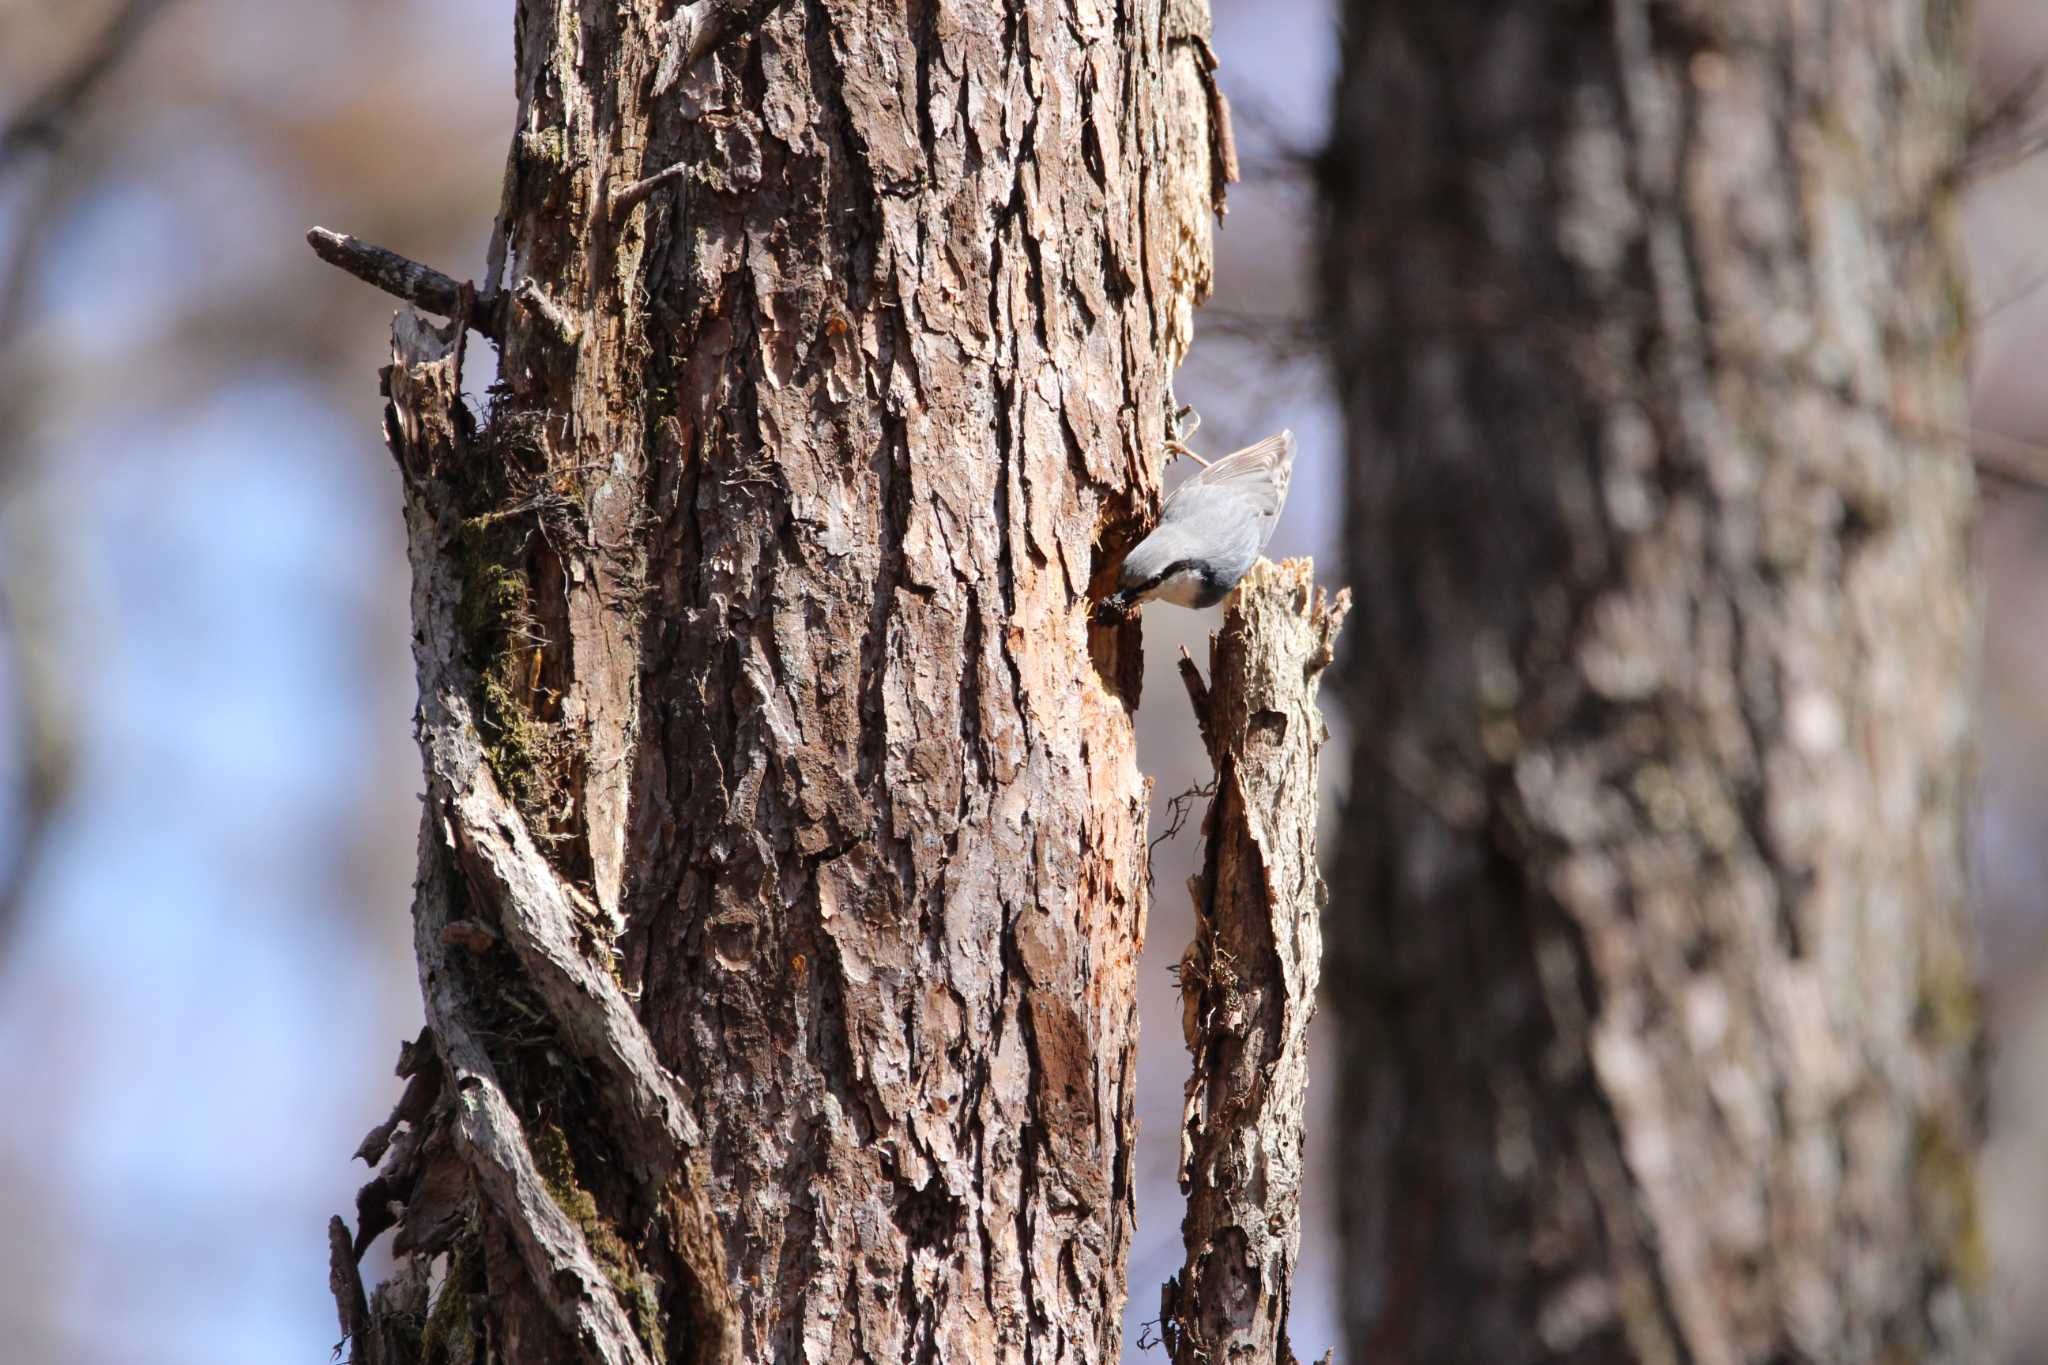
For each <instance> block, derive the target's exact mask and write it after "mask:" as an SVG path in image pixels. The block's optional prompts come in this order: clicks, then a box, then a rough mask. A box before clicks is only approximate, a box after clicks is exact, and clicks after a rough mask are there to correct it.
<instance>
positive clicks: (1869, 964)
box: [1326, 0, 1985, 1365]
mask: <svg viewBox="0 0 2048 1365" xmlns="http://www.w3.org/2000/svg"><path fill="white" fill-rule="evenodd" d="M1960 24H1961V18H1960V15H1959V12H1958V7H1957V6H1955V5H1953V4H1950V3H1948V2H1947V0H1886V2H1885V3H1879V4H1864V3H1853V2H1852V0H1823V2H1821V3H1813V4H1805V5H1776V4H1722V3H1714V4H1708V3H1704V0H1700V2H1696V3H1683V2H1681V0H1671V2H1670V3H1648V2H1647V0H1607V2H1605V3H1584V4H1551V3H1547V2H1545V0H1523V2H1521V3H1502V2H1501V0H1494V2H1492V3H1481V2H1480V0H1449V2H1448V3H1445V2H1442V0H1429V2H1428V3H1423V2H1422V0H1406V2H1405V3H1384V2H1383V0H1350V3H1348V5H1347V6H1346V9H1345V35H1344V46H1343V61H1344V77H1343V80H1342V83H1341V86H1340V90H1339V95H1338V101H1337V109H1336V120H1335V126H1334V144H1333V146H1332V149H1331V154H1330V157H1329V169H1328V176H1329V193H1330V206H1331V210H1332V213H1331V221H1330V233H1329V237H1328V240H1327V243H1326V250H1327V259H1326V268H1327V271H1328V279H1329V283H1330V289H1329V299H1330V307H1331V310H1332V312H1331V317H1330V322H1331V324H1332V336H1333V344H1334V348H1335V349H1334V361H1335V364H1336V366H1337V371H1338V374H1339V375H1340V377H1341V382H1342V387H1343V393H1344V399H1343V401H1344V404H1345V412H1346V418H1347V421H1348V426H1349V433H1350V442H1351V457H1350V494H1349V502H1348V517H1349V526H1348V543H1349V545H1350V546H1351V553H1352V556H1353V558H1352V561H1351V566H1350V569H1351V572H1350V577H1351V580H1352V582H1353V583H1354V584H1356V585H1357V588H1358V590H1359V592H1360V600H1359V603H1358V610H1357V616H1356V620H1357V623H1358V625H1357V633H1356V634H1354V636H1353V638H1352V643H1353V645H1354V647H1355V649H1354V659H1355V667H1354V668H1353V669H1352V670H1350V679H1351V681H1350V685H1349V686H1350V690H1349V695H1348V702H1349V710H1350V713H1351V715H1352V717H1353V725H1354V733H1355V734H1356V736H1357V741H1356V749H1355V753H1354V761H1353V766H1352V781H1351V796H1350V803H1349V815H1348V820H1347V830H1348V832H1349V834H1350V838H1349V840H1348V844H1347V847H1346V852H1345V856H1344V857H1343V859H1342V861H1341V865H1340V866H1339V868H1338V869H1337V879H1336V885H1337V893H1336V896H1335V900H1334V906H1335V909H1334V910H1333V916H1332V919H1333V923H1332V932H1333V937H1334V942H1333V949H1334V955H1333V967H1332V973H1331V975H1332V977H1333V979H1336V980H1340V981H1343V982H1345V983H1346V986H1345V988H1344V989H1343V990H1340V991H1338V992H1336V993H1335V996H1334V1004H1335V1005H1336V1006H1337V1008H1338V1012H1339V1014H1340V1016H1341V1018H1342V1025H1341V1027H1342V1033H1343V1038H1344V1042H1345V1046H1346V1049H1347V1053H1348V1061H1347V1062H1346V1071H1345V1074H1344V1076H1343V1081H1342V1084H1343V1102H1342V1103H1343V1109H1344V1112H1345V1113H1346V1114H1347V1115H1348V1117H1347V1118H1346V1120H1345V1121H1344V1122H1343V1123H1342V1124H1341V1125H1340V1129H1341V1132H1342V1133H1343V1135H1344V1136H1343V1139H1342V1140H1343V1141H1345V1142H1346V1143H1347V1149H1346V1151H1345V1153H1344V1155H1343V1158H1342V1161H1343V1166H1344V1168H1345V1169H1347V1170H1352V1171H1356V1172H1358V1173H1359V1174H1358V1178H1355V1179H1350V1180H1347V1181H1346V1182H1345V1184H1344V1192H1345V1201H1344V1212H1343V1220H1344V1230H1345V1234H1346V1239H1347V1241H1346V1244H1347V1258H1346V1268H1345V1272H1344V1274H1345V1279H1344V1294H1343V1297H1344V1302H1345V1305H1346V1310H1347V1312H1348V1314H1349V1326H1348V1330H1349V1333H1350V1339H1351V1351H1352V1358H1353V1359H1355V1360H1357V1361H1360V1362H1364V1363H1366V1365H1385V1363H1387V1362H1418V1363H1421V1362H1461V1361H1484V1362H1489V1365H1495V1363H1498V1362H1515V1361H1532V1362H1533V1361H1586V1362H1595V1361H1646V1362H1664V1361H1670V1362H1677V1361H1696V1362H1705V1363H1708V1365H1719V1363H1720V1362H1765V1361H1774V1362H1775V1361H1795V1360H1797V1361H1839V1362H1867V1361H1922V1362H1939V1361H1970V1362H1976V1361H1982V1360H1983V1359H1985V1355H1984V1348H1983V1346H1982V1344H1981V1341H1980V1338H1979V1336H1978V1325H1977V1324H1978V1317H1979V1315H1978V1312H1977V1310H1976V1299H1977V1290H1978V1287H1979V1285H1980V1284H1981V1283H1982V1279H1983V1276H1984V1272H1985V1267H1984V1265H1983V1251H1982V1248H1981V1243H1980V1238H1979V1232H1978V1225H1977V1217H1976V1213H1975V1207H1974V1196H1973V1178H1972V1170H1973V1155H1972V1154H1973V1150H1974V1146H1975V1139H1976V1136H1977V1133H1976V1124H1977V1120H1976V1115H1975V1097H1976V1078H1975V1074H1974V1068H1973V1062H1972V1056H1973V1049H1974V1047H1975V1044H1976V1040H1977V1022H1976V1015H1975V1010H1974V1005H1973V995H1972V983H1971V975H1970V967H1969V963H1968V960H1967V957H1966V951H1965V947H1964V942H1963V937H1962V926H1961V924H1960V922H1959V917H1960V912H1961V910H1962V904H1963V891H1964V883H1963V871H1962V866H1961V861H1960V837H1959V827H1960V821H1961V817H1962V807H1963V796H1964V790H1965V782H1966V772H1967V768H1968V762H1967V743H1968V731H1969V726H1970V719H1971V709H1972V695H1973V688H1972V682H1973V679H1972V659H1973V652H1974V651H1973V646H1974V630H1975V611H1974V599H1973V589H1972V585H1971V581H1970V578H1969V573H1968V568H1967V564H1966V553H1965V531H1966V525H1967V522H1968V519H1969V516H1970V505H1971V495H1972V482H1971V474H1970V470H1969V468H1968V466H1967V465H1966V463H1965V460H1964V452H1963V450H1962V449H1961V447H1960V445H1959V444H1958V443H1957V442H1956V441H1955V440H1953V439H1950V436H1949V433H1953V432H1955V431H1957V430H1959V429H1960V428H1961V427H1962V426H1963V425H1964V423H1965V420H1966V418H1965V413H1964V381H1963V376H1964V363H1965V348H1966V335H1965V333H1966V309H1965V303H1964V294H1963V291H1962V287H1961V285H1960V282H1959V280H1958V274H1957V260H1956V254H1955V247H1954V243H1953V240H1952V235H1953V234H1952V229H1953V224H1952V222H1951V219H1952V216H1953V205H1952V203H1951V202H1950V198H1949V194H1948V185H1949V181H1950V176H1951V172H1952V169H1953V167H1954V165H1955V162H1956V158H1957V157H1958V154H1959V140H1960V137H1961V133H1962V128H1961V124H1962V114H1963V107H1964V102H1965V101H1964V91H1963V85H1962V72H1961V65H1960V63H1961V48H1962V34H1961V33H1960V32H1959V26H1960Z"/></svg>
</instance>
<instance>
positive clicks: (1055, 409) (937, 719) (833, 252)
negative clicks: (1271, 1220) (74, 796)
mask: <svg viewBox="0 0 2048 1365" xmlns="http://www.w3.org/2000/svg"><path fill="white" fill-rule="evenodd" d="M665 11H666V13H665ZM517 24H518V45H517V62H518V88H519V92H520V122H519V129H518V132H517V135H516V137H515V139H514V143H513V148H512V153H511V157H510V162H509V165H508V170H507V179H506V188H505V201H504V207H503V212H502V215H501V218H500V221H499V224H498V230H497V234H496V236H495V238H494V242H493V247H492V251H491V269H492V272H493V278H491V279H489V280H487V281H485V284H484V287H483V288H482V290H481V291H471V290H469V289H468V288H467V287H457V288H456V291H455V293H456V297H455V298H453V299H452V300H451V299H449V298H448V297H447V290H446V289H445V288H444V287H443V286H445V285H446V284H447V281H446V280H445V278H444V277H440V276H438V275H437V274H436V273H435V272H431V271H425V272H422V271H418V270H408V269H406V268H404V267H405V266H406V265H407V264H408V263H405V262H403V261H402V260H401V261H398V262H397V263H396V264H394V263H393V262H392V261H389V260H385V259H383V257H382V256H380V255H377V254H376V253H375V252H374V250H373V249H369V248H364V247H362V246H361V244H352V243H351V242H349V241H348V240H347V239H345V238H343V237H341V236H339V235H337V234H325V235H322V236H318V237H317V241H318V243H319V244H321V245H323V246H325V247H326V248H327V249H328V250H329V251H330V252H337V253H341V254H344V255H347V256H348V257H349V258H350V260H352V261H356V262H358V263H359V264H361V265H362V266H363V267H364V269H365V270H367V271H369V273H370V274H372V275H374V276H375V277H377V278H378V279H380V280H388V281H395V282H396V283H397V285H398V286H399V292H401V293H403V292H404V286H405V284H406V282H407V281H415V282H419V281H424V282H426V283H427V284H429V285H432V286H433V288H434V294H433V297H432V298H431V299H430V298H427V297H425V296H424V295H420V296H418V301H419V302H420V303H421V304H422V305H423V306H429V307H431V306H435V305H437V304H438V305H440V306H444V307H452V308H453V309H454V312H455V316H454V317H453V318H452V319H451V323H450V325H449V326H448V327H447V328H446V329H439V328H434V327H431V326H428V325H427V324H425V323H422V322H421V321H420V320H419V319H418V318H417V317H416V316H415V315H413V314H411V313H410V312H408V313H406V314H402V315H401V317H400V318H399V321H398V324H397V326H396V330H395V356H394V363H393V365H392V367H391V369H390V370H389V371H388V372H387V377H386V389H387V393H388V396H389V398H390V400H391V403H390V413H389V423H388V425H389V436H390V440H391V445H392V448H393V450H394V452H395V453H396V454H397V455H398V458H399V462H400V466H401V469H402V470H403V471H404V474H405V486H406V498H407V524H408V529H409V532H410V554H411V558H412V564H413V570H414V603H413V606H414V621H415V652H416V656H417V662H418V667H419V675H420V689H421V708H420V716H419V729H420V739H421V746H422V750H423V753H424V754H425V756H426V766H427V779H428V793H427V807H426V812H425V815H424V819H423V824H422V830H421V845H420V847H421V864H420V877H419V883H418V888H417V899H416V903H415V906H414V915H415V921H416V926H417V934H416V942H417V948H418V954H419V959H420V969H421V981H422V986H423V989H424V991H425V994H426V997H427V1013H428V1023H429V1034H430V1040H429V1041H430V1043H431V1056H432V1059H433V1065H432V1067H431V1068H429V1067H427V1066H426V1064H425V1063H424V1062H423V1061H421V1059H420V1058H419V1057H418V1056H411V1057H409V1065H411V1066H412V1067H413V1068H414V1074H415V1079H416V1080H417V1081H418V1084H417V1085H416V1086H409V1088H408V1091H407V1097H406V1098H405V1099H403V1100H401V1102H400V1106H399V1111H398V1112H397V1113H394V1115H393V1117H392V1119H391V1120H390V1121H388V1122H387V1123H386V1124H383V1125H380V1126H379V1128H378V1129H377V1130H376V1131H374V1132H373V1133H372V1134H371V1138H370V1139H369V1140H367V1141H366V1143H365V1148H364V1155H365V1157H366V1159H368V1160H372V1161H378V1162H380V1163H381V1164H380V1167H379V1174H378V1177H377V1179H376V1180H374V1181H372V1183H371V1185H370V1186H369V1187H367V1188H366V1191H365V1199H364V1201H363V1202H362V1204H361V1213H360V1218H361V1226H360V1227H359V1229H358V1232H357V1235H356V1236H355V1237H354V1238H353V1239H352V1243H351V1246H350V1248H349V1257H350V1258H354V1257H360V1255H361V1254H362V1251H363V1249H364V1247H365V1246H366V1245H367V1243H368V1240H369V1239H370V1238H371V1237H373V1236H375V1235H376V1234H377V1232H378V1231H381V1230H382V1228H383V1227H385V1226H389V1225H390V1224H391V1223H392V1221H393V1219H394V1217H396V1219H397V1226H398V1233H397V1238H398V1240H397V1243H396V1248H397V1250H398V1251H399V1252H400V1253H401V1254H402V1256H403V1257H404V1259H403V1261H402V1262H401V1266H400V1270H399V1272H398V1273H397V1275H396V1276H394V1278H393V1280H391V1281H390V1282H388V1283H387V1285H385V1286H382V1287H380V1288H379V1289H378V1290H377V1291H376V1292H375V1293H373V1294H369V1295H367V1296H366V1295H364V1294H363V1292H362V1289H361V1284H360V1280H359V1279H358V1278H356V1277H355V1274H354V1269H353V1265H352V1264H349V1265H343V1264H342V1260H343V1259H347V1258H340V1257H339V1255H337V1262H336V1271H335V1284H336V1292H337V1299H338V1302H339V1304H340V1306H341V1313H342V1319H343V1328H344V1331H346V1332H348V1333H349V1334H350V1335H351V1337H352V1338H353V1339H354V1341H355V1342H356V1350H357V1358H358V1359H360V1360H366V1361H370V1362H372V1363H373V1365H385V1362H393V1363H394V1365H395V1362H399V1361H406V1362H410V1361H413V1360H420V1361H435V1362H438V1361H456V1360H465V1361H467V1360H483V1359H487V1358H488V1359H498V1360H505V1361H515V1362H516V1361H549V1362H553V1361H560V1360H564V1359H571V1358H580V1359H583V1360H586V1361H618V1362H637V1361H642V1360H647V1361H666V1362H683V1361H741V1360H744V1361H749V1362H752V1361H784V1360H788V1361H795V1360H814V1361H853V1360H904V1361H909V1360H923V1359H950V1360H973V1361H1047V1362H1050V1361H1062V1362H1065V1361H1072V1362H1086V1361H1100V1360H1107V1359H1113V1358H1114V1357H1115V1355H1116V1353H1117V1342H1118V1339H1119V1331H1120V1317H1121V1311H1122V1306H1123V1295H1124V1263H1125V1258H1126V1254H1127V1250H1128V1246H1129V1240H1130V1234H1131V1216H1132V1190H1131V1160H1132V1143H1133V1137H1134V1125H1133V1119H1132V1114H1131V1102H1132V1090H1133V1083H1134V1080H1133V1075H1132V1068H1133V1065H1134V1061H1135V1053H1134V1048H1133V1043H1134V1031H1135V1018H1134V995H1133V989H1132V972H1133V970H1134V964H1135V961H1136V958H1137V954H1138V951H1139V948H1140V946H1141V944H1142V938H1143V932H1144V923H1143V919H1144V904H1143V900H1142V895H1143V892H1142V888H1143V886H1144V885H1145V867H1144V841H1143V833H1144V797H1145V784H1144V781H1143V779H1142V777H1141V776H1140V774H1139V773H1138V771H1137V767H1136V762H1135V755H1134V750H1133V743H1132V733H1131V723H1130V709H1131V708H1132V707H1133V706H1135V704H1136V701H1137V696H1136V691H1137V688H1136V683H1137V678H1138V675H1139V668H1138V665H1139V658H1138V650H1137V636H1136V632H1135V630H1129V629H1124V630H1102V629H1096V628H1092V627H1091V626H1090V624H1089V621H1088V615H1087V601H1086V599H1087V596H1088V594H1089V592H1090V589H1091V585H1097V586H1099V584H1098V580H1100V579H1102V578H1103V577H1104V576H1105V574H1106V566H1107V565H1108V564H1109V563H1113V562H1114V559H1113V553H1112V552H1113V551H1115V550H1116V549H1119V548H1121V546H1122V545H1123V544H1125V543H1127V542H1128V541H1129V540H1131V539H1132V538H1134V537H1135V534H1136V533H1137V531H1138V530H1139V528H1140V527H1141V526H1142V525H1143V523H1144V520H1145V517H1146V514H1147V512H1148V511H1149V510H1150V509H1151V508H1152V507H1154V506H1155V505H1156V501H1157V496H1158V488H1159V469H1158V461H1159V457H1160V453H1161V451H1162V449H1163V441H1164V434H1165V422H1166V420H1167V416H1168V413H1169V410H1170V408H1171V406H1172V404H1171V401H1170V396H1169V394H1168V391H1167V377H1168V376H1169V375H1170V374H1171V372H1172V368H1173V366H1174V365H1176V364H1177V363H1178V362H1179V360H1180V358H1181V357H1182V356H1183V355H1184V354H1185V352H1186V349H1187V344H1188V340H1189V334H1190V326H1191V317H1192V309H1193V307H1194V305H1195V304H1196V303H1197V302H1199V300H1200V299H1201V298H1202V297H1203V296H1204V295H1205V294H1206V292H1207V290H1208V285H1209V272H1210V247H1209V232H1210V221H1211V217H1212V214H1213V212H1214V211H1215V209H1216V208H1217V207H1218V206H1219V201H1218V197H1217V196H1218V195H1220V193H1221V186H1222V184H1223V182H1224V181H1225V180H1227V179H1228V178H1229V165H1228V162H1229V158H1228V156H1227V139H1226V138H1224V137H1223V136H1222V135H1221V133H1220V130H1219V128H1218V127H1217V125H1216V122H1215V120H1217V119H1219V118H1221V117H1222V116H1223V110H1222V105H1221V103H1220V101H1219V100H1216V99H1214V98H1212V95H1213V84H1212V78H1211V73H1210V66H1211V65H1213V58H1212V57H1211V56H1210V54H1209V51H1208V44H1207V39H1206V33H1207V12H1206V8H1205V6H1203V5H1202V4H1200V3H1193V2H1191V0H1171V2H1170V3H1167V4H1164V5H1163V6H1162V5H1159V4H1150V5H1141V6H1139V7H1138V8H1137V9H1136V10H1135V11H1132V12H1127V13H1121V14H1119V13H1117V12H1114V11H1111V10H1108V9H1105V8H1103V7H1101V6H1099V5H1096V4H1093V3H1087V2H1085V0H1084V3H1081V4H1079V5H1077V6H1074V7H1072V8H1071V9H1063V10H1060V11H1058V12H1056V13H1044V12H1041V11H1037V10H1030V9H1025V10H1012V11H1007V12H1003V11H995V10H990V9H988V8H986V7H978V6H962V7H956V6H951V5H935V4H923V3H920V4H914V5H909V6H907V7H905V8H901V9H889V8H886V7H885V8H883V9H879V10H876V9H862V8H859V7H855V6H851V5H847V4H844V3H840V2H839V0H801V2H799V0H790V2H787V3H781V4H765V5H764V4H748V3H718V2H717V0H703V2H702V3H697V4H691V5H687V6H682V7H679V8H671V7H670V6H667V5H659V4H656V3H654V0H629V2H628V3H623V4H613V3H607V4H602V5H600V4H595V3H580V4H578V3H570V2H569V0H524V3H521V4H520V5H519V6H518V17H517ZM373 258H374V259H373ZM351 268H354V267H353V266H351ZM386 287H392V286H391V285H389V284H387V285H386ZM479 293H480V296H478V294H479ZM479 327H481V328H482V329H484V330H485V331H486V332H488V333H490V334H492V335H494V336H495V337H497V338H498V339H500V340H501V341H502V348H503V349H502V352H501V356H500V363H499V367H498V368H499V382H498V384H497V386H496V387H495V389H494V391H493V401H492V404H491V408H490V411H489V413H488V415H487V418H486V419H485V420H484V421H483V422H482V423H481V424H477V423H475V422H473V421H472V420H471V419H470V417H469V414H468V413H467V411H466V409H465V408H464V406H463V404H462V402H461V400H460V397H459V388H460V384H459V377H460V372H461V367H462V364H463V347H464V344H465V337H466V336H467V335H468V334H469V332H470V331H471V330H472V329H474V328H479ZM415 1051H416V1052H426V1051H428V1049H425V1048H422V1049H416V1050H415ZM420 1077H428V1079H424V1080H421V1079H419V1078H420ZM394 1206H396V1207H394ZM429 1265H438V1266H440V1268H441V1270H442V1272H443V1273H442V1276H441V1278H440V1280H439V1282H438V1283H439V1288H437V1289H435V1290H433V1292H432V1293H431V1294H430V1293H429V1289H428V1285H429V1282H430V1277H429V1275H428V1273H427V1268H428V1266H429ZM366 1298H367V1305H365V1303H364V1300H365V1299H366ZM380 1305H381V1306H380Z"/></svg>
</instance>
